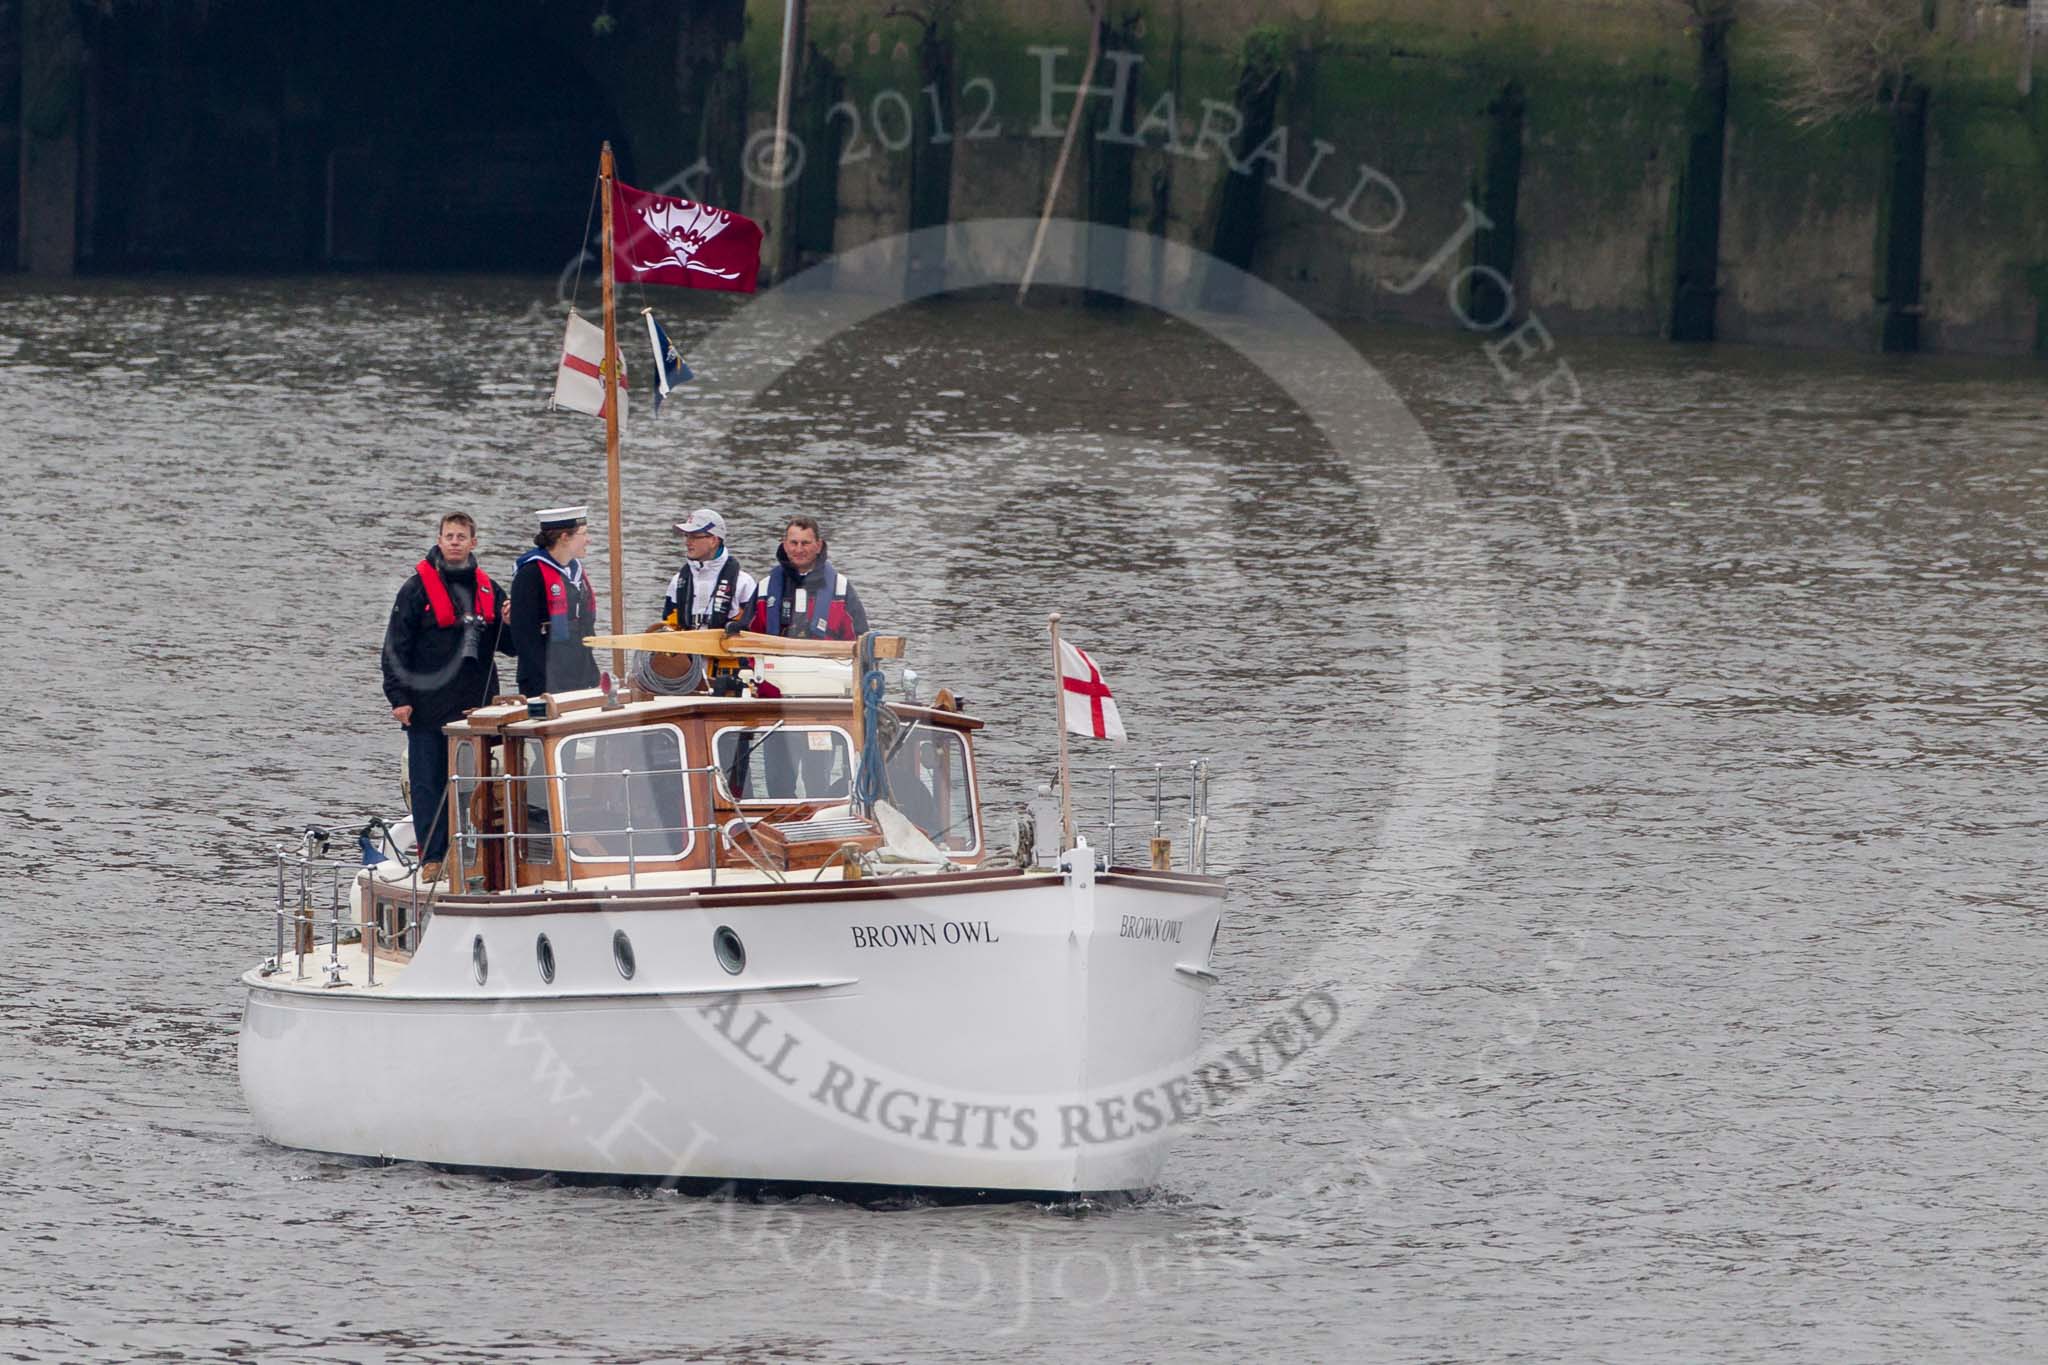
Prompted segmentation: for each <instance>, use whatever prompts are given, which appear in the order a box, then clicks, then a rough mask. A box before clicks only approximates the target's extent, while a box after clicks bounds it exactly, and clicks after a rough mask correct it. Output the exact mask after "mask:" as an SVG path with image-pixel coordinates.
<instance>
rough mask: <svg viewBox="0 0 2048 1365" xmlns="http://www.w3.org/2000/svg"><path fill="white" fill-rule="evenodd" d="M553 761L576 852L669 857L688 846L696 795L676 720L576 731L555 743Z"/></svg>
mask: <svg viewBox="0 0 2048 1365" xmlns="http://www.w3.org/2000/svg"><path fill="white" fill-rule="evenodd" d="M555 764H556V767H557V770H558V771H559V772H560V773H561V776H562V781H561V788H562V811H563V816H562V823H563V827H564V832H565V833H566V834H567V835H568V837H569V853H570V856H571V857H573V858H575V859H576V860H578V861H579V862H597V861H616V860H619V859H624V858H635V859H638V858H651V859H670V858H679V857H681V856H682V855H683V854H684V853H686V852H688V851H689V848H690V845H691V843H692V842H693V838H694V836H693V835H692V834H691V832H690V830H689V829H688V826H689V825H690V823H691V820H690V793H689V785H688V783H687V781H686V780H685V778H684V775H683V736H682V731H680V730H678V729H677V728H676V727H675V726H673V725H652V726H640V727H635V728H633V729H630V730H605V731H601V732H599V733H597V734H590V735H571V736H569V737H568V738H566V739H563V740H561V741H559V742H558V743H557V744H556V746H555Z"/></svg>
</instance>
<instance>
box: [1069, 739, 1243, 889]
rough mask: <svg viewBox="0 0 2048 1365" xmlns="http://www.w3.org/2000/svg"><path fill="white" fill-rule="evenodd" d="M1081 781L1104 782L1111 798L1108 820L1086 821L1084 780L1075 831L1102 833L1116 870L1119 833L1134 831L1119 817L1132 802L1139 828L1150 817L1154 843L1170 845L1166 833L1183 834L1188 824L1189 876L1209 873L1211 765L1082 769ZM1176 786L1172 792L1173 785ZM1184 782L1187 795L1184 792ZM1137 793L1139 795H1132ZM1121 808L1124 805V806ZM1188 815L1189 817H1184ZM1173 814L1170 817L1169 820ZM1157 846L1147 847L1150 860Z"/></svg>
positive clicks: (1106, 805)
mask: <svg viewBox="0 0 2048 1365" xmlns="http://www.w3.org/2000/svg"><path fill="white" fill-rule="evenodd" d="M1072 771H1073V774H1074V776H1075V778H1076V779H1082V778H1088V779H1093V778H1095V777H1098V776H1100V777H1102V778H1103V779H1105V780H1104V786H1105V787H1106V792H1105V794H1104V796H1103V797H1101V798H1100V800H1101V803H1102V805H1101V813H1102V815H1103V816H1104V817H1105V818H1104V819H1103V820H1101V821H1100V822H1099V824H1097V823H1096V822H1093V821H1090V820H1088V819H1086V818H1085V816H1084V808H1085V806H1086V799H1085V790H1084V788H1083V784H1082V782H1081V781H1080V780H1077V781H1076V782H1075V784H1074V785H1075V793H1074V826H1075V828H1076V829H1077V830H1094V829H1097V828H1099V829H1100V830H1101V832H1102V834H1103V836H1104V837H1103V847H1104V849H1105V851H1106V852H1107V853H1108V855H1109V861H1110V863H1111V864H1112V865H1114V864H1115V863H1116V861H1117V848H1118V845H1117V840H1118V837H1119V833H1120V831H1123V830H1127V829H1129V828H1130V823H1125V822H1123V821H1121V820H1120V819H1119V818H1118V817H1119V816H1120V815H1121V814H1122V812H1123V811H1124V810H1126V809H1129V807H1130V806H1131V804H1132V802H1133V800H1135V802H1136V804H1137V812H1136V813H1137V815H1138V819H1137V820H1136V821H1134V822H1131V823H1136V824H1137V825H1139V827H1141V828H1143V827H1145V825H1146V824H1147V822H1146V821H1145V820H1144V818H1143V817H1144V813H1145V811H1146V808H1147V807H1148V806H1149V808H1150V811H1151V816H1152V818H1151V820H1150V822H1149V825H1150V828H1151V831H1152V832H1151V835H1150V838H1151V839H1152V840H1155V841H1156V840H1161V839H1166V838H1167V837H1168V836H1167V828H1168V826H1169V825H1171V826H1173V827H1174V829H1175V831H1176V832H1178V830H1179V828H1180V827H1181V826H1182V825H1183V824H1185V826H1186V829H1187V843H1186V845H1185V853H1184V855H1183V856H1184V858H1185V870H1187V871H1191V872H1206V871H1208V867H1209V760H1208V759H1206V758H1197V759H1191V760H1189V761H1188V762H1187V763H1184V764H1181V763H1110V764H1090V765H1078V766H1075V767H1074V768H1073V769H1072ZM1169 782H1170V783H1171V784H1172V786H1171V789H1170V790H1169V787H1168V784H1169ZM1183 782H1184V783H1185V789H1183ZM1134 787H1135V788H1136V790H1135V791H1133V790H1131V789H1132V788H1134ZM1119 803H1121V804H1119ZM1183 810H1184V811H1185V815H1182V814H1181V813H1180V812H1182V811H1183ZM1170 813H1171V814H1170ZM1153 847H1156V844H1155V845H1148V846H1147V847H1146V849H1145V850H1144V851H1145V854H1146V856H1147V859H1148V860H1149V857H1150V855H1151V850H1152V848H1153ZM1167 851H1168V853H1169V861H1168V863H1167V866H1168V867H1169V868H1170V867H1171V865H1172V863H1171V856H1170V855H1171V854H1172V853H1173V852H1177V851H1178V850H1172V849H1170V848H1169V849H1168V850H1167Z"/></svg>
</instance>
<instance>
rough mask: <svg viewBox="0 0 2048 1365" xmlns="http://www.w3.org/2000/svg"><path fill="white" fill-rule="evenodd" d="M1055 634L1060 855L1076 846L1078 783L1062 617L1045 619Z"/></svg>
mask: <svg viewBox="0 0 2048 1365" xmlns="http://www.w3.org/2000/svg"><path fill="white" fill-rule="evenodd" d="M1045 624H1046V628H1047V629H1048V630H1050V631H1051V632H1052V700H1053V705H1054V707H1055V708H1056V716H1057V719H1058V721H1059V725H1058V727H1057V728H1058V730H1059V736H1060V852H1062V853H1065V852H1066V851H1067V850H1068V849H1070V848H1072V847H1073V846H1074V790H1073V788H1074V783H1073V778H1072V777H1071V776H1070V775H1069V773H1068V770H1067V675H1066V670H1065V669H1063V668H1062V667H1061V666H1060V614H1059V613H1058V612H1053V613H1052V614H1051V615H1050V616H1048V617H1046V618H1045Z"/></svg>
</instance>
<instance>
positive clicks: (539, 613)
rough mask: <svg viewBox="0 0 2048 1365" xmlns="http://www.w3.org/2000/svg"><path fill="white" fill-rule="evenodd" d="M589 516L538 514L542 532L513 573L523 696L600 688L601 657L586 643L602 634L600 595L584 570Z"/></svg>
mask: <svg viewBox="0 0 2048 1365" xmlns="http://www.w3.org/2000/svg"><path fill="white" fill-rule="evenodd" d="M589 512H590V509H589V508H588V507H551V508H549V509H548V510H547V511H545V512H540V513H538V514H536V515H538V517H539V518H540V534H539V535H537V536H535V537H534V538H533V548H532V549H531V550H528V551H527V552H526V553H525V554H523V555H521V556H519V566H518V568H517V569H516V570H515V571H514V572H513V574H512V615H511V618H510V625H511V628H512V643H513V646H514V648H515V649H516V650H517V652H518V654H519V691H520V694H521V695H523V696H528V697H538V696H540V695H541V694H542V693H543V692H573V691H575V690H577V689H578V688H584V687H596V686H597V684H598V668H597V655H596V654H594V653H592V652H591V649H590V647H589V646H588V645H586V644H584V643H583V642H584V641H585V640H587V639H589V638H590V637H591V636H592V635H594V634H595V633H596V632H597V593H596V591H595V590H594V589H593V588H592V587H591V586H590V577H589V575H588V574H586V573H584V572H583V552H584V551H585V550H587V549H589V548H590V526H589V524H588V521H589V518H588V514H589Z"/></svg>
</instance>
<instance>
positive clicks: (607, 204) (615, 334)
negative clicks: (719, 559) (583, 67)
mask: <svg viewBox="0 0 2048 1365" xmlns="http://www.w3.org/2000/svg"><path fill="white" fill-rule="evenodd" d="M597 197H598V198H599V199H602V200H603V201H604V274H603V278H604V368H603V371H602V374H601V376H600V379H601V382H602V383H603V384H604V478H605V495H606V497H607V498H608V499H609V501H610V502H611V522H610V533H611V546H610V549H611V556H610V557H611V562H612V634H614V635H623V634H625V633H626V615H625V613H626V588H625V584H626V547H625V543H624V541H623V539H622V538H621V536H620V532H619V321H618V308H617V305H616V302H615V300H614V299H613V297H612V144H611V143H610V142H606V143H605V144H604V150H603V151H602V152H600V153H599V154H598V159H597ZM625 677H626V651H625V650H623V649H614V650H613V651H612V681H613V684H614V685H619V684H621V683H623V681H624V680H625Z"/></svg>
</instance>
